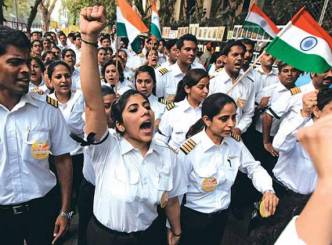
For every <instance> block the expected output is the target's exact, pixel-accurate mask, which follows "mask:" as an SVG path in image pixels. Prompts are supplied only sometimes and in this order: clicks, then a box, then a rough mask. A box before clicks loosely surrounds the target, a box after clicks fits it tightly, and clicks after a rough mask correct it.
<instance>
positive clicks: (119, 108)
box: [111, 89, 149, 135]
mask: <svg viewBox="0 0 332 245" xmlns="http://www.w3.org/2000/svg"><path fill="white" fill-rule="evenodd" d="M136 94H139V95H141V96H142V97H143V98H144V99H145V100H147V101H149V100H148V98H146V97H145V96H144V95H143V94H141V93H140V92H138V91H136V90H134V89H129V90H127V91H126V92H124V93H123V94H122V95H121V96H120V97H119V99H118V100H116V101H115V102H114V103H113V104H112V107H111V120H112V121H113V122H114V123H123V117H122V113H123V111H124V109H125V107H126V105H127V103H128V100H129V98H130V97H131V96H133V95H136ZM115 129H116V131H117V132H118V133H119V134H121V135H123V132H120V131H119V130H118V129H117V127H115Z"/></svg>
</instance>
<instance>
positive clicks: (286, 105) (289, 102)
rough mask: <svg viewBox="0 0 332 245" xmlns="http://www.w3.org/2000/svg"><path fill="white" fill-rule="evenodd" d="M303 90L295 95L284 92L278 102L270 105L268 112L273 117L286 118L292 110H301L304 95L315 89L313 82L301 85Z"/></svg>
mask: <svg viewBox="0 0 332 245" xmlns="http://www.w3.org/2000/svg"><path fill="white" fill-rule="evenodd" d="M299 88H300V90H301V92H300V93H298V94H295V95H292V94H291V93H290V92H289V93H284V94H283V95H282V96H281V97H280V98H279V99H278V101H276V103H273V105H271V106H270V108H269V110H267V113H269V114H270V115H271V116H272V117H274V118H277V119H281V118H284V117H285V116H286V115H287V114H288V113H290V112H292V111H293V112H299V111H300V109H301V108H302V97H303V95H304V94H305V93H308V92H311V91H314V90H315V87H314V85H313V84H312V83H308V84H305V85H303V86H301V87H299Z"/></svg>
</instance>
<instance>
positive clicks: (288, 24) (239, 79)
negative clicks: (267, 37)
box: [227, 21, 292, 95]
mask: <svg viewBox="0 0 332 245" xmlns="http://www.w3.org/2000/svg"><path fill="white" fill-rule="evenodd" d="M291 24H292V21H289V22H288V23H287V24H286V25H285V26H284V28H282V30H281V31H279V33H278V34H277V36H275V38H276V37H280V36H281V35H282V34H283V33H284V32H285V31H286V30H287V29H288V27H289V26H290V25H291ZM265 53H266V52H265V50H264V51H263V52H262V53H261V54H260V55H259V56H258V57H257V58H256V59H255V61H254V63H252V64H251V65H250V66H249V68H248V69H247V70H246V71H245V72H244V73H242V75H241V76H240V77H239V78H237V79H236V80H235V82H234V84H233V85H232V87H231V88H230V89H229V90H228V92H227V94H228V95H229V94H230V92H231V91H232V90H233V89H234V88H235V87H236V85H238V83H239V82H240V81H241V80H242V79H243V78H244V77H245V76H246V75H248V73H249V72H250V71H251V70H252V69H253V68H254V66H255V65H256V64H257V62H258V61H259V60H260V58H261V57H262V56H263V55H264V54H265Z"/></svg>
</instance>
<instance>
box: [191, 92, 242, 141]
mask: <svg viewBox="0 0 332 245" xmlns="http://www.w3.org/2000/svg"><path fill="white" fill-rule="evenodd" d="M230 103H232V104H234V106H235V108H237V106H236V103H235V101H234V100H233V98H232V97H230V96H229V95H227V94H223V93H215V94H212V95H210V96H208V97H207V98H206V99H205V100H204V101H203V104H202V117H201V118H200V119H199V120H198V121H197V122H196V123H195V124H194V125H192V126H191V127H190V129H189V130H188V132H187V134H186V138H190V137H191V136H193V135H195V134H197V133H199V132H200V131H202V130H203V129H204V128H205V124H204V121H203V116H207V117H208V118H209V119H210V120H212V119H213V117H214V116H216V115H218V113H219V112H220V111H221V110H222V109H223V108H224V107H225V105H227V104H230Z"/></svg>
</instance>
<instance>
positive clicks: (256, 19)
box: [243, 3, 279, 38]
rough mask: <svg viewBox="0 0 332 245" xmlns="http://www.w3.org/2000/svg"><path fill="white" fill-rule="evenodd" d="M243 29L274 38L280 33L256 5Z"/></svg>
mask: <svg viewBox="0 0 332 245" xmlns="http://www.w3.org/2000/svg"><path fill="white" fill-rule="evenodd" d="M252 27H255V28H252ZM243 28H244V29H248V30H250V31H252V32H256V33H258V34H263V33H264V32H266V33H267V34H268V35H269V36H270V37H272V38H274V37H275V36H276V35H277V34H278V32H279V28H278V27H277V26H276V25H275V24H274V23H273V21H272V20H271V19H270V18H269V17H268V16H267V15H266V14H265V13H264V12H263V11H262V10H261V9H260V8H259V7H258V6H257V5H256V4H255V3H254V4H252V6H251V8H250V9H249V12H248V15H247V17H246V19H245V21H244V25H243Z"/></svg>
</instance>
